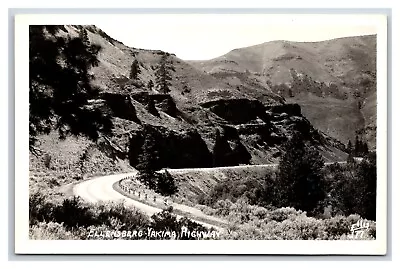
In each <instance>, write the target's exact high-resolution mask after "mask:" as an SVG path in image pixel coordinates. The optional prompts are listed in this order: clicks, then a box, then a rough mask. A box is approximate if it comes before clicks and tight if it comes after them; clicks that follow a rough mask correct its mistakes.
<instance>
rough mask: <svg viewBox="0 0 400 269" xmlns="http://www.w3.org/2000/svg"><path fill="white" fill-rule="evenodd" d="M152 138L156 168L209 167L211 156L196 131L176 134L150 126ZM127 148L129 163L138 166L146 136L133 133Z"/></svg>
mask: <svg viewBox="0 0 400 269" xmlns="http://www.w3.org/2000/svg"><path fill="white" fill-rule="evenodd" d="M151 130H152V134H151V136H152V138H151V139H154V140H155V141H156V143H155V146H154V147H155V148H154V154H157V155H158V163H157V164H156V166H157V167H158V168H159V169H161V168H191V167H192V168H193V167H211V166H212V156H211V153H210V151H209V150H208V148H207V145H206V144H205V142H204V140H203V139H202V138H201V136H200V135H199V133H198V132H197V131H196V130H187V131H182V132H176V131H172V130H169V129H167V128H164V127H161V126H152V127H151ZM131 135H132V138H131V141H130V147H129V162H130V164H131V165H132V166H136V165H137V164H138V156H139V155H140V154H141V153H142V151H143V147H142V146H143V144H144V141H145V139H149V138H146V136H147V135H148V134H145V133H144V132H143V131H142V130H140V131H136V132H133V133H132V134H131Z"/></svg>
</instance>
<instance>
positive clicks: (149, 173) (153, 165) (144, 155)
mask: <svg viewBox="0 0 400 269" xmlns="http://www.w3.org/2000/svg"><path fill="white" fill-rule="evenodd" d="M143 136H144V142H143V145H142V147H141V152H140V153H139V156H138V164H137V165H136V169H137V170H138V171H139V173H140V177H139V178H140V180H141V181H142V182H143V183H144V184H146V185H147V186H148V187H149V188H151V189H155V188H156V183H157V179H156V175H155V172H156V171H157V170H158V169H159V167H158V165H159V159H160V158H159V151H158V147H157V144H156V134H155V131H154V130H153V127H151V126H150V125H144V126H143Z"/></svg>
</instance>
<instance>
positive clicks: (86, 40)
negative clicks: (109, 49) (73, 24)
mask: <svg viewBox="0 0 400 269" xmlns="http://www.w3.org/2000/svg"><path fill="white" fill-rule="evenodd" d="M79 38H80V39H81V40H82V43H83V44H84V45H85V46H86V47H89V46H90V41H89V37H88V33H87V31H86V29H85V28H83V27H82V28H81V29H80V31H79Z"/></svg>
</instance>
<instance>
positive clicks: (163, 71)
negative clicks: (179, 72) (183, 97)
mask: <svg viewBox="0 0 400 269" xmlns="http://www.w3.org/2000/svg"><path fill="white" fill-rule="evenodd" d="M171 72H175V68H174V66H173V64H172V61H169V60H168V55H167V54H163V55H162V57H161V60H160V63H159V64H158V67H157V70H156V86H157V88H158V90H159V91H160V92H162V93H164V94H167V93H169V92H170V91H171V90H170V88H169V87H170V86H171V85H172V84H171V80H172V76H171Z"/></svg>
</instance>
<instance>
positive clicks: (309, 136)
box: [31, 25, 347, 175]
mask: <svg viewBox="0 0 400 269" xmlns="http://www.w3.org/2000/svg"><path fill="white" fill-rule="evenodd" d="M82 29H85V30H86V32H87V36H88V39H89V42H90V43H91V44H96V45H99V46H100V47H101V50H100V52H99V54H98V60H99V64H98V66H96V67H93V68H92V69H91V70H90V74H91V75H93V77H94V79H93V81H92V83H93V84H94V85H96V86H98V87H99V88H100V89H101V91H100V96H99V97H97V98H96V99H93V100H91V101H90V105H89V106H92V107H96V106H105V105H106V106H107V107H108V108H109V109H110V110H111V115H112V122H113V129H112V135H111V136H110V137H102V138H101V139H100V140H99V142H97V143H96V144H90V145H91V146H90V147H89V144H88V142H87V141H86V140H84V139H83V138H80V137H78V138H77V139H68V140H67V141H62V142H60V143H61V144H62V145H63V146H62V148H58V147H55V146H51V145H49V143H48V142H47V141H49V139H50V136H48V135H44V136H41V137H39V142H40V143H39V146H38V147H39V149H41V150H42V151H43V153H44V154H48V155H50V157H51V158H53V160H56V159H65V158H64V157H62V156H63V154H64V151H65V150H67V151H66V152H65V154H70V153H69V149H71V148H73V149H76V152H74V155H75V156H76V157H75V159H76V160H75V159H74V166H77V165H78V166H79V165H80V163H79V160H80V159H79V157H78V156H81V157H82V158H83V157H85V158H86V159H85V158H83V159H84V162H85V163H86V165H89V164H93V163H92V162H97V163H105V165H104V167H106V168H107V169H108V168H112V167H113V164H114V165H117V166H116V167H120V168H118V169H117V170H118V171H129V167H128V164H129V165H130V166H133V167H134V166H135V165H136V164H137V162H138V156H139V155H140V154H141V152H142V147H143V144H144V141H145V140H148V135H149V133H151V136H152V138H153V139H155V141H157V143H156V144H157V145H156V147H157V152H158V153H159V160H158V163H157V165H158V167H159V168H163V167H169V168H192V167H212V166H228V165H240V164H265V163H277V162H278V160H279V158H280V156H281V154H282V149H283V145H284V143H285V142H286V141H287V140H288V139H289V138H290V137H291V136H292V134H293V133H294V132H300V133H302V134H303V135H304V137H305V142H306V143H307V144H309V145H313V146H315V147H317V148H318V149H319V150H320V152H321V153H322V155H323V157H324V159H325V160H326V161H341V160H345V159H346V156H347V154H346V153H344V151H343V150H344V145H343V144H342V143H340V142H339V141H337V140H335V139H334V138H332V137H330V136H329V135H327V134H325V133H323V132H320V131H318V130H317V129H315V128H314V127H313V125H312V123H311V122H310V121H309V120H308V119H307V118H306V117H304V115H303V110H302V109H301V107H300V106H298V105H297V104H287V103H285V101H284V98H282V97H281V96H280V95H278V94H277V93H274V92H272V91H266V89H268V86H266V87H265V88H257V91H258V92H256V91H252V90H248V91H244V90H242V89H240V88H237V87H236V86H235V85H232V84H231V83H230V82H228V81H225V80H221V79H220V78H218V77H216V76H214V75H213V74H209V73H207V72H205V71H202V70H199V69H197V68H195V67H193V66H192V65H190V64H188V63H186V62H185V61H183V60H181V59H179V58H177V57H176V56H175V55H173V54H169V53H167V52H162V51H154V50H145V49H138V48H130V47H127V46H125V45H124V44H122V43H121V42H118V41H116V40H114V39H112V38H111V37H110V36H108V35H107V34H106V33H104V32H103V31H101V30H100V29H99V28H97V27H95V26H84V27H83V28H82V26H70V25H69V26H64V27H63V28H61V31H60V32H59V33H58V35H59V36H64V37H74V36H75V37H76V36H78V35H79V31H81V30H82ZM163 55H166V56H167V58H168V60H169V61H170V62H171V63H172V64H173V66H174V68H175V72H173V73H172V80H171V84H172V85H171V86H170V90H171V91H170V92H169V93H161V92H159V91H158V90H156V89H154V88H149V86H148V84H149V82H150V80H151V81H153V82H155V80H156V76H155V72H156V69H157V66H158V64H159V61H160V59H161V57H162V56H163ZM134 59H136V60H137V61H138V62H139V67H140V71H141V72H140V74H139V75H138V79H129V73H130V67H131V64H132V62H133V60H134ZM305 112H307V110H305ZM146 130H147V131H146ZM53 136H54V134H52V136H51V139H50V141H53V140H54V137H53ZM217 139H219V141H220V143H222V145H224V146H222V148H223V150H222V151H221V152H219V153H218V154H217V153H216V152H214V147H215V144H216V140H217ZM40 145H41V146H40ZM68 145H69V146H68ZM93 148H94V149H93ZM87 151H90V152H94V153H93V154H87ZM85 152H86V153H85ZM96 156H97V157H96ZM40 160H41V159H38V158H37V157H35V156H31V165H36V164H37V162H38V161H40ZM107 169H106V170H107ZM92 170H93V169H92ZM92 170H90V171H91V172H90V173H86V172H85V170H82V171H83V172H82V173H83V174H88V175H91V174H95V173H97V172H98V171H96V169H94V170H93V171H92ZM106 170H104V171H106ZM117 170H116V171H117ZM104 171H101V172H102V173H104ZM107 171H108V170H107ZM78 174H80V173H78Z"/></svg>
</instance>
